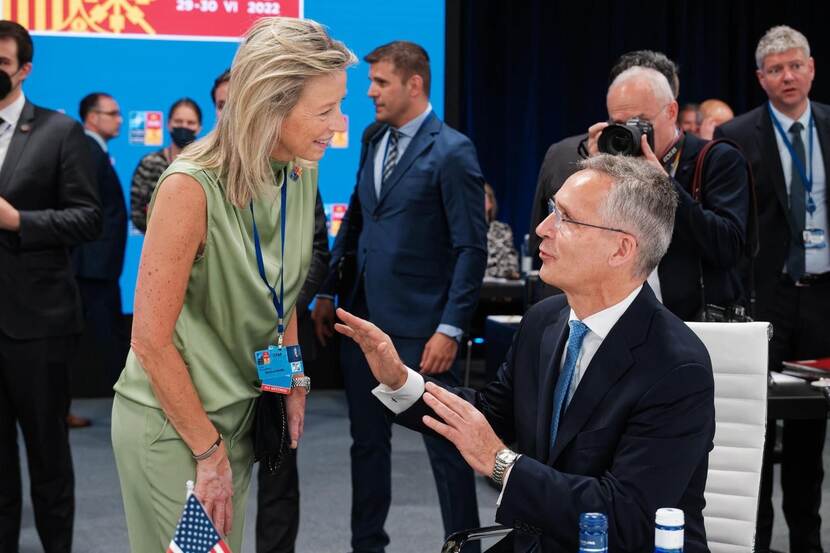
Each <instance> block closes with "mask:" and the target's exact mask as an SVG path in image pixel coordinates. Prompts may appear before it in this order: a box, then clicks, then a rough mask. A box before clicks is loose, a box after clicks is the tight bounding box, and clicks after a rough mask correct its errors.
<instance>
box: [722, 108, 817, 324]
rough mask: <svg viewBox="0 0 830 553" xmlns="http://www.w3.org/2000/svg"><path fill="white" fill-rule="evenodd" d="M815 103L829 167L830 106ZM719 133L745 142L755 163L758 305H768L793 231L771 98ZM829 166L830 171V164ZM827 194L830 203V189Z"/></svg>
mask: <svg viewBox="0 0 830 553" xmlns="http://www.w3.org/2000/svg"><path fill="white" fill-rule="evenodd" d="M811 107H812V110H813V121H814V122H815V125H816V129H817V130H818V138H819V144H820V146H821V155H822V156H823V159H824V166H825V168H827V167H828V165H827V164H828V161H830V106H828V105H826V104H819V103H817V102H812V103H811ZM715 136H716V137H724V138H729V139H731V140H734V141H735V142H737V143H738V144H740V146H741V149H742V150H743V152H744V154H745V155H746V157H747V159H748V160H749V163H750V165H751V166H752V174H753V176H754V178H755V194H756V196H757V199H758V227H759V241H760V246H761V247H760V251H759V252H758V257H757V258H756V259H755V286H756V294H757V302H758V308H759V309H761V310H764V309H766V308H767V307H768V306H769V304H770V301H771V299H772V295H773V294H774V293H775V284H776V283H777V282H778V280H779V279H780V278H781V273H782V271H783V270H784V265H785V263H786V261H787V252H788V251H789V245H790V237H791V227H790V224H789V217H790V215H789V197H788V195H787V185H786V181H785V180H784V170H783V169H782V168H781V156H780V154H779V153H778V144H777V143H776V140H775V129H774V128H773V126H772V120H771V119H770V116H769V111H768V109H767V104H764V105H762V106H759V107H757V108H755V109H753V110H752V111H750V112H748V113H745V114H743V115H741V116H739V117H736V118H735V119H733V120H731V121H729V122H727V123H724V124H723V125H721V126H720V127H718V128H717V129H715ZM825 172H827V173H828V174H830V172H828V169H825ZM826 200H827V202H828V209H830V194H828V195H827V197H826Z"/></svg>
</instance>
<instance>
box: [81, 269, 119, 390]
mask: <svg viewBox="0 0 830 553" xmlns="http://www.w3.org/2000/svg"><path fill="white" fill-rule="evenodd" d="M76 280H77V282H78V288H79V289H80V291H81V300H82V303H83V306H84V325H85V327H86V329H85V333H87V334H89V336H90V338H91V342H92V343H93V344H94V345H95V352H96V354H97V356H98V358H99V359H100V361H101V364H102V365H103V367H104V374H105V375H106V376H105V378H107V387H112V386H113V385H114V384H115V382H116V380H118V377H119V376H120V375H121V371H122V369H123V368H124V362H125V361H126V359H127V350H128V349H129V337H128V336H127V330H126V328H125V325H124V315H123V313H122V312H121V287H120V286H119V284H118V280H117V279H116V280H110V279H96V278H80V277H79V278H77V279H76Z"/></svg>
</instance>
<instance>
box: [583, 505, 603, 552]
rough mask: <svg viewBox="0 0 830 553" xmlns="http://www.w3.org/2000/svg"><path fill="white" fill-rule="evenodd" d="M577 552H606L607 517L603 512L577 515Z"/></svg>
mask: <svg viewBox="0 0 830 553" xmlns="http://www.w3.org/2000/svg"><path fill="white" fill-rule="evenodd" d="M579 553H608V519H607V518H606V517H605V515H604V514H602V513H582V514H581V515H579Z"/></svg>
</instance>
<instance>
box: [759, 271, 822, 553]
mask: <svg viewBox="0 0 830 553" xmlns="http://www.w3.org/2000/svg"><path fill="white" fill-rule="evenodd" d="M828 313H830V283H824V284H818V285H814V286H810V287H796V286H795V285H793V284H792V283H789V282H786V281H784V280H782V282H781V283H779V285H778V289H777V290H776V294H775V299H774V300H773V301H772V302H771V303H770V305H769V306H766V308H765V309H759V312H758V317H757V319H758V320H765V321H770V322H771V323H772V325H773V338H772V340H771V341H770V368H771V369H773V370H776V369H778V368H779V367H780V366H781V363H782V362H783V361H792V360H796V359H814V358H816V357H826V356H829V355H830V340H828V339H827V336H828V330H827V320H828V319H827V316H828ZM826 430H827V419H817V420H785V421H784V423H783V434H782V436H781V441H782V448H783V450H782V458H781V490H782V495H783V498H782V505H781V507H782V510H783V511H784V518H785V519H786V521H787V526H788V527H789V530H790V551H791V552H793V553H796V552H797V553H821V552H822V551H823V549H822V546H821V516H820V514H819V510H820V508H821V487H822V481H823V480H824V466H823V457H822V455H823V450H824V439H825V433H826ZM776 431H777V429H776V421H775V420H768V421H767V438H766V445H765V447H764V463H763V467H762V470H761V490H760V498H759V503H758V526H757V532H756V537H755V547H756V551H759V552H763V551H767V550H768V549H769V547H770V541H771V539H772V525H773V510H772V480H773V470H772V469H773V462H772V452H773V450H774V447H775V440H776Z"/></svg>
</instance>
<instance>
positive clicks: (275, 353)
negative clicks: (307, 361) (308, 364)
mask: <svg viewBox="0 0 830 553" xmlns="http://www.w3.org/2000/svg"><path fill="white" fill-rule="evenodd" d="M299 350H300V347H299V346H289V347H277V346H268V349H263V350H259V351H257V352H255V353H254V360H255V361H256V370H257V373H258V374H259V380H260V386H259V388H260V390H262V391H263V392H275V393H278V394H290V393H291V379H292V375H293V374H294V372H293V369H292V359H293V358H296V357H298V356H299ZM300 365H302V361H300Z"/></svg>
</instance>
